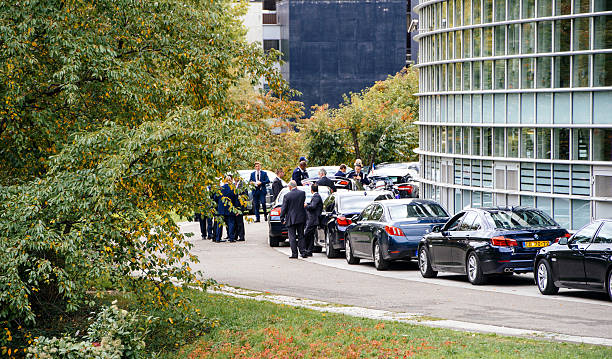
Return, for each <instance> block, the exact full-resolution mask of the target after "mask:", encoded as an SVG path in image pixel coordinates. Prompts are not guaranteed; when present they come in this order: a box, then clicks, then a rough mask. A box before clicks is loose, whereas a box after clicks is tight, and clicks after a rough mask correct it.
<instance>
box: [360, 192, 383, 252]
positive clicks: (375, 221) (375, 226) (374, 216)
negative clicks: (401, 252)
mask: <svg viewBox="0 0 612 359" xmlns="http://www.w3.org/2000/svg"><path fill="white" fill-rule="evenodd" d="M382 217H383V206H382V205H380V204H378V203H374V204H373V205H372V212H371V213H370V220H369V221H368V226H367V229H366V230H365V231H364V233H363V234H364V241H363V251H364V253H368V257H370V258H374V253H373V252H372V250H373V243H374V238H376V237H377V236H379V235H380V233H378V232H380V224H379V223H380V221H381V219H382Z"/></svg>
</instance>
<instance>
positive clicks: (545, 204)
mask: <svg viewBox="0 0 612 359" xmlns="http://www.w3.org/2000/svg"><path fill="white" fill-rule="evenodd" d="M536 208H537V209H539V210H540V211H542V212H544V213H546V214H548V215H549V216H552V206H551V199H550V198H547V197H536Z"/></svg>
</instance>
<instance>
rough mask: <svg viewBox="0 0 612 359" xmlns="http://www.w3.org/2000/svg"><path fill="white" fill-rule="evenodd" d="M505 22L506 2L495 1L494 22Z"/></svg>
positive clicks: (503, 0)
mask: <svg viewBox="0 0 612 359" xmlns="http://www.w3.org/2000/svg"><path fill="white" fill-rule="evenodd" d="M504 20H506V0H495V21H504Z"/></svg>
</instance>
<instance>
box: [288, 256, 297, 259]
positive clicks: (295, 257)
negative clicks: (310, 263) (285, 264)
mask: <svg viewBox="0 0 612 359" xmlns="http://www.w3.org/2000/svg"><path fill="white" fill-rule="evenodd" d="M289 259H297V256H289Z"/></svg>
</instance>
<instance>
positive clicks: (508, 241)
mask: <svg viewBox="0 0 612 359" xmlns="http://www.w3.org/2000/svg"><path fill="white" fill-rule="evenodd" d="M491 244H492V245H494V246H500V247H516V246H518V242H517V241H516V239H512V238H506V237H504V236H498V237H493V238H491Z"/></svg>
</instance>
